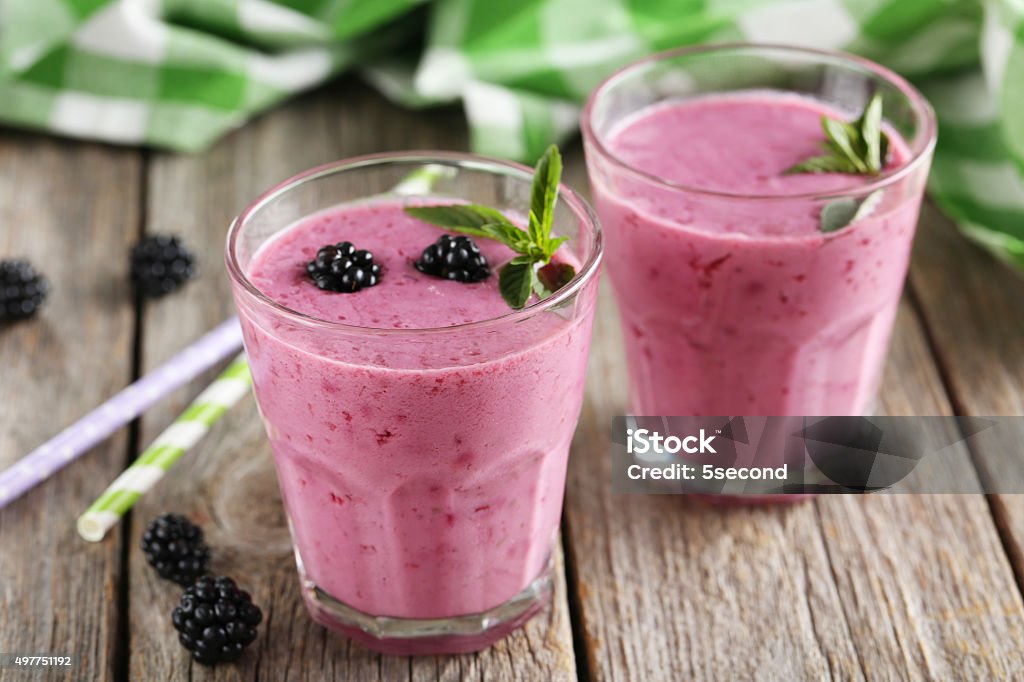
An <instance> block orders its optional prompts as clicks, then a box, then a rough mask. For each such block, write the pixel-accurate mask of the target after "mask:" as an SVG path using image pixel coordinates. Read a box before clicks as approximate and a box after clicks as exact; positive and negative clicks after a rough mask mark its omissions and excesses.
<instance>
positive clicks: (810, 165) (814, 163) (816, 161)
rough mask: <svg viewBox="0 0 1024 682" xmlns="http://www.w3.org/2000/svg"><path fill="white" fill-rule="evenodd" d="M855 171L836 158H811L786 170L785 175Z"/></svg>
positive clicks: (849, 165) (848, 163)
mask: <svg viewBox="0 0 1024 682" xmlns="http://www.w3.org/2000/svg"><path fill="white" fill-rule="evenodd" d="M856 172H857V169H856V168H854V167H853V165H852V164H850V162H849V161H847V160H846V159H844V158H840V157H838V156H812V157H811V158H809V159H807V160H806V161H801V162H800V163H798V164H797V165H795V166H793V167H792V168H789V169H787V170H786V172H785V175H792V174H794V173H856Z"/></svg>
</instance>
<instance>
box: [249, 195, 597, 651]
mask: <svg viewBox="0 0 1024 682" xmlns="http://www.w3.org/2000/svg"><path fill="white" fill-rule="evenodd" d="M470 198H472V197H470ZM406 201H408V200H406V199H400V198H393V197H392V198H388V197H384V198H379V199H371V200H366V201H355V202H351V203H345V204H340V205H336V206H333V207H331V208H329V209H327V210H322V211H320V212H317V213H313V214H310V215H308V216H305V217H303V218H301V219H299V220H298V221H296V222H294V223H293V224H292V225H290V226H288V227H285V228H284V229H281V230H279V231H277V233H276V234H274V235H273V236H271V237H270V238H269V239H267V240H266V241H265V242H264V243H263V244H261V245H260V247H259V248H258V250H254V252H253V254H252V256H251V258H250V259H249V263H248V265H247V266H246V269H245V274H246V275H247V279H248V283H249V284H250V285H251V286H252V288H253V289H254V290H256V291H258V292H259V293H260V295H261V296H263V297H265V298H266V299H268V301H271V302H273V304H275V306H281V307H283V308H284V309H287V311H288V313H289V314H288V315H287V316H285V317H284V318H283V317H282V316H280V315H279V314H275V311H274V310H269V311H268V310H266V309H263V308H260V307H257V306H256V305H254V304H253V301H251V300H248V298H249V297H248V295H247V293H245V292H244V291H240V290H239V287H238V286H237V285H236V300H237V301H238V304H239V310H240V312H241V319H242V327H243V331H244V335H245V344H246V350H247V352H248V355H249V359H250V364H251V367H252V375H253V382H254V386H255V392H256V396H257V401H258V403H259V407H260V412H261V415H262V417H263V420H264V424H265V426H266V429H267V433H268V436H269V439H270V443H271V447H272V450H273V454H274V461H275V465H276V468H277V473H278V479H279V483H280V487H281V492H282V496H283V499H284V503H285V507H286V510H287V513H288V517H289V521H290V524H291V528H292V534H293V539H294V543H295V550H296V557H297V560H298V562H299V570H300V574H301V577H302V579H303V586H304V590H303V592H304V596H305V597H306V600H307V604H308V606H309V608H310V610H311V612H312V613H313V615H314V617H315V618H317V620H319V621H320V622H322V623H324V624H326V625H329V626H332V627H335V628H337V629H339V630H341V631H343V632H345V633H346V634H349V635H350V636H353V637H354V638H357V639H360V640H361V641H363V642H365V643H367V644H368V645H370V646H371V647H373V648H376V649H379V650H382V651H386V652H390V653H400V654H408V653H431V652H449V651H451V652H455V651H469V650H475V649H479V648H483V647H485V646H487V645H489V644H490V643H492V642H493V641H495V640H497V639H499V638H500V637H502V636H504V635H505V634H507V633H508V632H509V631H510V630H511V629H513V628H514V627H517V626H518V625H519V624H521V622H522V621H523V620H525V619H526V618H527V617H529V615H532V613H533V612H535V611H536V610H537V608H539V607H540V606H541V605H543V602H544V600H545V598H546V596H547V589H548V582H547V580H548V577H547V572H548V564H549V560H550V556H551V551H552V544H553V542H554V541H555V539H556V536H557V533H558V527H559V521H560V515H561V507H562V497H563V491H564V486H565V473H566V464H567V458H568V453H569V445H570V442H571V440H572V436H573V432H574V430H575V426H576V421H577V418H578V416H579V411H580V405H581V401H582V396H583V381H584V370H585V364H586V358H587V351H588V346H589V341H590V327H591V320H592V311H593V303H594V286H593V284H592V283H591V282H592V281H596V280H588V281H587V282H586V283H585V284H586V286H582V287H576V291H575V292H568V294H567V295H570V294H571V295H570V296H569V298H567V299H566V302H565V303H566V305H565V307H562V308H559V309H557V310H547V309H546V306H545V305H544V303H541V304H538V305H537V306H535V307H539V308H545V309H544V310H541V311H533V312H531V309H530V308H527V310H525V311H520V312H517V313H513V312H512V311H511V310H510V309H509V307H508V305H507V304H506V303H505V302H504V301H503V300H502V297H501V295H500V294H499V291H498V277H497V273H496V272H495V274H493V275H492V276H491V277H489V278H488V279H486V280H484V281H481V282H477V283H463V282H456V281H448V280H445V279H440V278H437V277H432V276H430V275H427V274H424V273H421V272H419V271H417V269H416V268H415V267H413V261H414V260H415V259H416V258H417V257H418V256H419V255H420V253H421V252H422V251H423V249H424V247H426V246H427V245H429V244H431V243H432V242H434V241H435V240H436V239H437V238H438V237H439V236H440V235H441V234H443V232H442V230H440V229H439V228H437V227H434V226H431V225H428V224H426V223H424V222H421V221H419V220H416V219H415V218H412V217H410V216H409V215H407V214H406V213H404V212H403V206H404V205H405V203H406ZM416 201H417V202H420V201H422V199H416ZM567 212H568V211H567ZM343 240H344V241H350V242H352V243H354V244H355V245H356V246H357V247H358V248H359V249H366V250H368V251H370V252H371V253H372V254H373V257H374V260H375V262H376V263H377V264H379V266H380V269H381V275H380V282H379V283H378V284H377V285H376V286H372V287H369V288H364V289H362V290H360V291H357V292H355V293H351V294H349V293H335V292H330V291H322V290H320V289H319V288H317V286H315V285H314V284H313V282H312V281H311V280H310V279H309V277H308V276H307V274H306V272H305V264H306V263H308V262H309V261H311V260H312V259H313V258H314V256H315V255H316V253H317V250H318V249H319V248H321V247H322V246H324V245H326V244H334V243H337V242H340V241H343ZM476 243H477V244H478V246H479V247H480V250H481V251H482V252H483V254H484V256H485V257H486V258H487V260H488V262H489V263H490V264H491V265H492V267H495V269H496V267H497V266H499V265H500V264H502V263H504V262H506V261H508V260H509V259H510V258H512V257H513V255H514V254H513V253H512V252H511V251H509V250H508V249H507V248H506V247H505V246H503V245H501V244H499V243H497V242H494V241H490V240H487V239H477V240H476ZM564 250H565V251H566V255H565V258H566V260H567V261H568V262H574V263H577V264H579V262H580V261H576V260H575V258H576V256H575V255H574V254H573V253H572V252H571V251H570V250H569V249H564ZM581 256H582V258H581V260H585V259H586V258H587V257H588V254H587V253H585V252H582V253H581ZM584 269H585V268H584ZM568 288H572V285H570V287H568ZM510 602H511V605H510ZM495 610H497V611H495ZM489 612H490V613H489ZM481 614H485V615H488V617H489V619H490V622H488V620H487V619H486V618H484V617H483V616H481ZM494 623H496V624H497V627H496V626H495V625H494ZM449 626H450V627H449ZM460 633H462V634H460ZM467 633H468V634H467Z"/></svg>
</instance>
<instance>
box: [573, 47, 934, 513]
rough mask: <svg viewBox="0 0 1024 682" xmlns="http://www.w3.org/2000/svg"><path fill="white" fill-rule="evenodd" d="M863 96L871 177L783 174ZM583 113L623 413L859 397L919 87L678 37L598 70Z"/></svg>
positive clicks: (928, 131)
mask: <svg viewBox="0 0 1024 682" xmlns="http://www.w3.org/2000/svg"><path fill="white" fill-rule="evenodd" d="M875 94H879V95H880V96H881V98H882V102H883V115H884V123H883V129H884V130H885V131H886V133H887V135H888V137H889V141H890V154H889V157H888V162H887V163H886V164H885V166H884V168H883V169H882V172H881V173H880V174H877V175H874V176H870V175H852V174H844V173H821V174H786V172H785V171H786V170H787V169H789V168H790V167H792V166H793V165H795V164H797V163H799V162H801V161H804V160H805V159H808V158H809V157H812V156H816V155H818V154H820V153H821V149H820V144H821V143H822V142H823V141H824V139H825V134H824V132H823V130H822V125H821V118H822V116H829V117H831V118H835V119H839V120H844V121H848V120H852V119H855V118H857V116H858V115H859V114H860V112H861V111H862V110H863V109H864V107H865V104H866V103H867V102H868V100H869V99H870V98H871V97H872V96H874V95H875ZM582 127H583V134H584V141H585V148H586V157H587V168H588V172H589V175H590V181H591V185H592V189H593V198H594V203H595V207H596V209H597V212H598V215H599V216H600V218H601V221H602V224H603V225H604V226H605V229H606V231H607V238H608V252H607V259H608V270H609V274H610V277H611V280H612V285H613V288H614V290H615V294H616V298H617V301H618V304H619V311H620V315H621V321H622V330H623V335H624V337H625V343H626V351H627V355H626V361H627V363H628V366H629V380H630V398H631V409H632V411H633V413H634V414H638V415H652V416H653V415H680V416H683V415H709V416H710V415H723V416H725V415H731V416H737V415H758V416H769V415H778V416H786V415H861V414H866V413H869V412H870V411H871V410H872V402H873V399H874V397H875V393H876V390H877V388H878V383H879V378H880V374H881V370H882V367H883V364H884V360H885V356H886V349H887V346H888V341H889V336H890V333H891V331H892V327H893V320H894V317H895V315H896V310H897V306H898V302H899V298H900V294H901V290H902V287H903V281H904V278H905V276H906V272H907V264H908V260H909V257H910V249H911V243H912V241H913V236H914V228H915V225H916V222H917V216H918V209H919V207H920V203H921V197H922V193H923V190H924V187H925V181H926V178H927V174H928V167H929V164H930V159H931V154H932V150H933V147H934V145H935V135H936V126H935V118H934V115H933V112H932V110H931V108H930V107H929V105H928V104H927V102H926V101H925V100H924V99H923V97H922V96H921V95H920V93H918V92H917V91H916V90H915V89H914V88H913V87H912V86H910V85H909V84H908V83H907V82H906V81H905V80H903V79H902V78H900V77H899V76H897V75H896V74H894V73H892V72H891V71H888V70H887V69H885V68H883V67H881V66H878V65H877V64H873V63H871V62H869V61H866V60H864V59H860V58H858V57H854V56H850V55H844V54H838V53H830V52H821V51H816V50H806V49H799V48H794V47H786V46H758V45H723V46H714V47H706V48H699V49H683V50H678V51H673V52H668V53H663V54H659V55H655V56H653V57H650V58H647V59H644V60H641V61H639V62H636V63H634V64H632V65H630V66H627V67H626V68H624V69H622V70H621V71H619V72H618V73H616V74H614V75H613V76H611V77H610V78H609V79H608V80H606V81H605V82H604V83H603V84H602V85H600V86H599V87H598V88H597V89H596V90H595V91H594V92H593V93H592V94H591V96H590V99H589V101H588V102H587V105H586V109H585V111H584V113H583V120H582ZM833 204H834V206H830V205H833ZM864 204H866V206H863V208H864V210H863V211H860V215H858V216H857V217H856V218H855V219H853V220H852V222H850V223H849V224H847V225H846V226H845V227H842V228H839V229H835V230H834V231H823V230H822V221H823V215H822V213H823V211H826V212H828V211H839V212H843V208H844V207H856V208H858V209H860V208H861V207H862V205H864ZM764 464H766V465H767V464H770V463H769V462H765V463H764ZM761 499H764V498H761ZM785 499H790V500H792V499H799V496H788V497H787V498H785ZM746 501H753V499H752V498H746Z"/></svg>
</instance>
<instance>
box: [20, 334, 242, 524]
mask: <svg viewBox="0 0 1024 682" xmlns="http://www.w3.org/2000/svg"><path fill="white" fill-rule="evenodd" d="M241 345H242V332H241V328H240V327H239V325H238V318H237V317H232V318H230V319H228V320H225V321H224V322H222V323H221V324H219V325H218V326H217V327H216V328H214V329H213V331H211V332H209V333H207V334H206V335H205V336H203V337H202V338H200V339H199V340H198V341H196V342H195V343H193V344H192V345H190V346H188V347H187V348H185V349H184V350H183V351H181V352H180V353H178V354H177V355H175V356H174V357H172V358H171V359H170V360H168V361H167V362H166V363H164V364H163V365H161V366H160V367H158V368H157V369H155V370H154V371H152V372H150V373H149V374H147V375H146V376H144V377H142V378H141V379H139V380H138V381H136V382H135V383H133V384H132V385H130V386H128V387H127V388H125V389H124V390H122V391H121V392H120V393H118V394H117V395H115V396H114V397H112V398H110V399H109V400H107V401H106V402H105V403H103V404H102V405H100V406H99V407H97V408H96V409H95V410H93V411H92V412H90V413H89V414H87V415H85V416H84V417H82V418H81V419H79V420H78V421H77V422H75V423H74V424H72V425H71V426H69V427H67V428H66V429H64V430H63V431H61V432H60V433H59V434H58V435H57V436H55V437H54V438H52V439H51V440H49V441H48V442H46V443H44V444H43V445H41V446H40V447H38V448H36V449H35V450H33V451H32V452H30V453H29V454H27V455H25V456H24V457H22V458H21V459H20V460H19V461H18V462H17V463H15V464H13V465H11V466H10V467H9V468H7V469H6V470H4V471H3V472H0V509H3V508H4V507H5V506H7V504H8V503H10V502H11V501H12V500H15V499H17V498H18V497H19V496H21V494H22V493H24V492H26V491H27V490H29V489H30V488H32V487H34V486H35V485H36V484H38V483H41V482H42V481H44V480H46V479H47V478H49V477H50V476H51V475H52V474H53V473H54V472H55V471H57V470H58V469H60V468H61V467H63V466H64V465H66V464H67V463H68V462H70V461H72V460H74V459H76V458H78V457H80V456H81V455H82V454H84V453H85V452H87V451H88V450H89V449H90V448H92V447H93V446H94V445H96V444H97V443H99V442H100V441H102V440H104V439H105V438H107V437H108V436H110V435H111V434H112V433H114V432H115V431H117V430H118V429H119V428H121V427H122V426H124V425H125V424H127V423H128V422H130V421H131V420H133V419H135V418H136V417H138V416H139V415H140V414H142V413H143V412H145V411H146V410H147V409H149V408H150V407H151V406H152V405H153V404H155V403H156V402H157V401H158V400H160V399H161V398H163V397H164V396H166V395H167V394H168V393H170V392H171V391H173V390H174V389H176V388H178V387H180V386H182V385H184V384H185V383H187V382H188V381H190V380H191V379H193V378H195V377H196V376H197V375H198V374H200V373H202V372H203V371H205V370H207V369H209V368H210V367H212V366H213V365H215V364H216V363H217V362H219V361H220V360H222V359H223V358H225V357H226V356H228V355H230V354H231V353H236V352H238V349H239V348H240V347H241Z"/></svg>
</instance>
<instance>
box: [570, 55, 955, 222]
mask: <svg viewBox="0 0 1024 682" xmlns="http://www.w3.org/2000/svg"><path fill="white" fill-rule="evenodd" d="M755 50H764V51H774V52H779V53H783V54H791V55H799V56H803V57H811V58H816V59H817V60H818V61H819V63H825V62H827V61H838V62H847V63H849V64H853V65H855V66H857V67H859V68H861V69H863V70H864V71H867V72H869V73H871V74H873V75H875V76H877V77H879V78H880V79H882V80H884V81H886V82H888V83H889V84H891V85H892V86H894V87H895V88H896V89H897V90H898V91H899V92H900V93H901V94H903V96H904V97H906V98H907V100H908V101H909V102H910V103H911V106H912V107H913V109H914V113H915V115H916V116H917V117H918V118H919V119H920V120H921V124H922V130H921V132H920V133H919V134H918V135H917V136H916V139H915V140H914V141H908V147H909V148H910V152H911V157H910V160H909V161H907V162H906V163H905V164H903V165H902V166H900V167H899V168H897V169H895V170H893V171H891V172H889V173H882V174H880V175H879V176H878V177H876V178H875V179H874V180H872V181H871V182H868V183H865V184H862V185H856V186H851V187H849V188H843V189H837V190H829V191H827V192H797V193H792V194H750V193H744V192H728V191H722V190H711V189H706V188H702V187H694V186H692V185H686V184H683V183H679V182H673V181H671V180H667V179H665V178H662V177H659V176H657V175H654V174H652V173H648V172H646V171H644V170H641V169H640V168H637V167H636V166H634V165H633V164H631V163H628V162H627V161H625V160H623V159H621V158H620V157H619V156H617V155H616V154H613V153H612V152H611V150H609V149H608V147H607V146H606V145H605V144H604V140H603V139H602V136H601V135H599V134H598V133H597V131H596V130H595V129H594V125H593V121H592V119H593V114H594V109H595V107H596V105H597V102H598V100H599V99H601V98H602V97H603V96H604V95H605V93H607V91H608V90H609V89H610V88H611V87H612V86H614V85H616V84H617V83H618V82H620V81H622V80H623V79H625V78H627V77H629V76H631V75H632V74H633V73H634V72H635V71H638V70H639V69H641V68H643V67H645V66H647V65H649V64H653V63H655V62H663V61H667V60H670V59H674V58H676V57H684V56H689V55H701V54H709V55H710V54H715V53H725V52H742V51H755ZM580 130H581V131H582V133H583V138H584V140H586V142H587V143H588V144H590V145H593V147H594V149H595V150H596V151H597V152H598V153H599V154H600V155H601V156H602V157H604V158H606V159H608V160H609V161H611V162H612V163H613V164H614V165H615V166H617V167H619V168H621V169H623V170H625V171H627V172H629V173H632V174H633V175H635V176H637V177H639V178H641V179H642V180H645V181H647V182H650V183H653V184H655V185H658V186H660V187H664V188H667V189H670V190H673V191H677V192H687V193H691V194H702V195H705V196H710V197H717V198H721V199H747V200H756V201H766V202H769V201H779V200H784V201H785V200H790V201H792V200H801V199H803V200H807V199H813V200H829V199H841V198H845V197H851V196H860V195H867V194H870V193H871V192H874V191H876V190H879V189H883V188H885V187H888V186H890V185H892V184H894V183H896V182H898V181H900V180H902V179H903V178H905V177H907V176H908V175H912V174H913V173H914V172H915V171H916V170H917V169H918V168H919V167H920V166H921V165H922V164H924V163H926V162H927V159H928V158H929V157H930V155H931V153H932V151H933V150H934V148H935V143H936V139H937V134H938V124H937V122H936V119H935V111H934V110H933V109H932V106H931V104H929V103H928V100H927V99H925V97H924V95H922V94H921V92H920V91H919V90H918V89H917V88H915V87H914V86H913V85H911V84H910V83H909V82H908V81H907V80H906V79H905V78H903V77H902V76H900V75H899V74H897V73H896V72H894V71H892V70H890V69H888V68H886V67H884V66H882V65H881V64H878V63H876V62H873V61H871V60H870V59H866V58H864V57H859V56H857V55H855V54H850V53H848V52H842V51H840V50H823V49H818V48H812V47H799V46H796V45H786V44H784V43H754V42H732V43H716V44H714V45H691V46H687V47H681V48H675V49H672V50H665V51H663V52H656V53H654V54H651V55H648V56H646V57H643V58H641V59H638V60H636V61H633V62H630V63H629V64H626V65H625V66H623V67H621V68H619V69H617V70H616V71H615V72H613V73H612V74H611V75H610V76H608V77H607V78H605V79H604V80H603V81H601V83H600V84H599V85H598V86H597V87H596V88H594V89H593V90H592V91H591V93H590V95H589V96H588V97H587V101H586V103H585V104H584V107H583V111H582V113H581V116H580Z"/></svg>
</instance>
